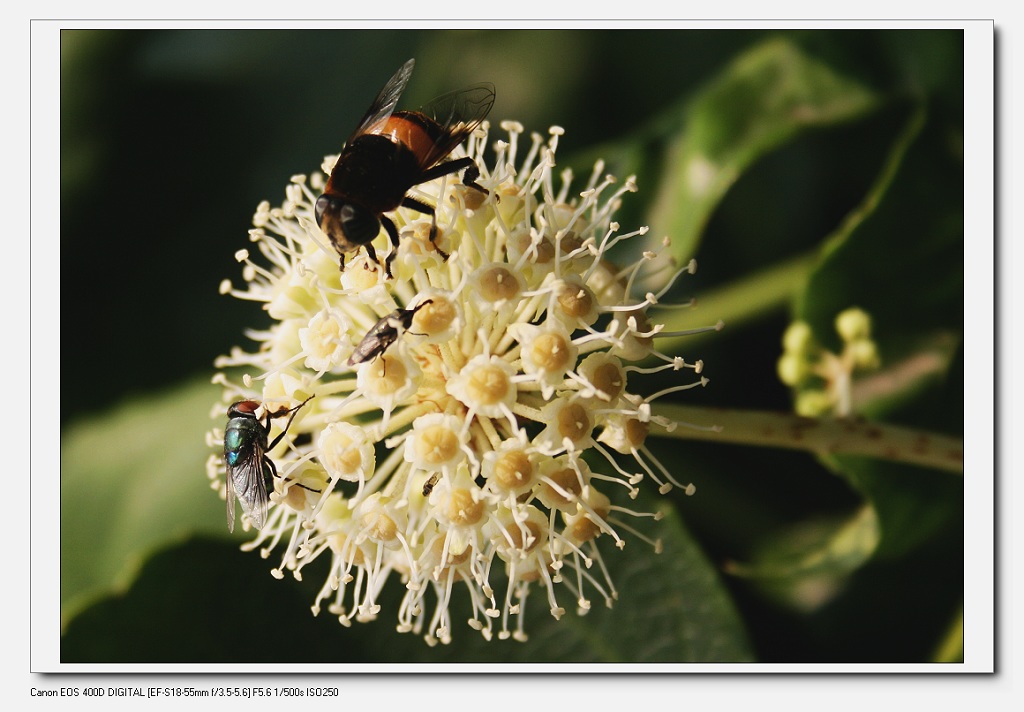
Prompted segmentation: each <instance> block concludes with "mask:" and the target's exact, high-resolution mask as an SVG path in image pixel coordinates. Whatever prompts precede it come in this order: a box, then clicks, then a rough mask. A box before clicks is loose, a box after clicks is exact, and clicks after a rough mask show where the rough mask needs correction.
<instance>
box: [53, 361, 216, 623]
mask: <svg viewBox="0 0 1024 712" xmlns="http://www.w3.org/2000/svg"><path fill="white" fill-rule="evenodd" d="M218 398H219V389H218V388H217V387H215V386H213V385H211V384H210V383H209V382H208V381H207V382H199V383H193V384H190V385H187V386H184V387H182V388H181V389H179V390H175V391H171V392H168V393H164V394H156V395H151V396H145V397H141V398H137V399H134V400H132V401H130V402H128V403H125V404H124V405H122V406H121V407H119V408H117V409H115V410H114V411H112V412H111V413H109V414H106V415H103V416H99V417H96V418H92V419H89V420H84V421H80V422H78V423H76V424H72V425H70V426H69V427H68V428H67V429H66V430H65V431H64V432H63V433H62V435H61V489H60V501H61V532H60V549H61V555H60V570H61V582H60V600H61V620H62V621H63V622H65V623H66V622H67V620H68V619H69V618H70V617H72V616H74V615H75V613H76V612H77V611H78V610H80V609H81V608H82V607H83V606H85V605H87V604H88V603H89V602H90V601H92V600H95V599H96V598H98V597H100V596H103V595H105V594H108V593H110V592H111V591H113V590H120V589H123V588H124V587H125V586H126V585H128V584H129V583H130V582H131V580H132V579H133V578H134V576H135V574H136V572H137V570H138V568H139V566H140V565H141V564H142V562H143V561H145V559H146V558H147V557H148V556H149V555H150V554H151V552H153V551H154V550H156V549H159V548H163V547H165V546H167V544H168V543H169V542H175V541H180V540H183V539H184V538H185V537H186V536H188V535H190V534H192V533H195V532H197V531H198V532H204V531H205V532H211V533H212V532H222V533H223V534H224V535H225V536H226V535H227V529H226V527H225V525H224V503H223V502H222V501H221V500H219V499H218V498H217V496H216V495H215V494H214V493H213V492H211V490H210V484H209V480H208V479H207V478H206V475H205V471H204V466H205V462H206V459H207V457H208V456H209V455H210V454H211V452H212V450H211V449H210V448H209V447H208V446H207V445H206V443H205V438H204V434H205V432H206V431H207V430H208V429H209V428H210V426H211V424H212V421H210V420H208V419H207V418H206V415H207V414H208V413H209V412H210V408H211V407H212V405H213V404H214V403H216V402H217V400H218Z"/></svg>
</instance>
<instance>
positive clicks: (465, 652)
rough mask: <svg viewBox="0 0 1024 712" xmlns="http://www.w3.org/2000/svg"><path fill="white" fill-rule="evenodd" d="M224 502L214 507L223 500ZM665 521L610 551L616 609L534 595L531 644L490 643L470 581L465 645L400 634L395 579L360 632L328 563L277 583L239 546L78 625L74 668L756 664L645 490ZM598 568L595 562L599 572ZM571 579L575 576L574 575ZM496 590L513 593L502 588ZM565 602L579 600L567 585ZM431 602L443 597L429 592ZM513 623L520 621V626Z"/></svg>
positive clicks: (696, 552) (708, 579) (673, 520)
mask: <svg viewBox="0 0 1024 712" xmlns="http://www.w3.org/2000/svg"><path fill="white" fill-rule="evenodd" d="M214 499H216V498H214ZM659 505H660V506H661V507H662V511H663V512H664V513H665V517H664V519H662V520H661V521H660V522H657V523H654V522H651V521H650V520H646V522H643V523H641V524H640V528H642V529H643V530H644V531H645V532H646V533H647V534H648V535H652V536H658V537H659V538H660V539H661V540H662V543H663V546H664V550H663V552H662V553H660V554H658V553H655V552H654V551H653V549H652V547H651V546H649V545H648V544H646V543H644V542H643V541H641V540H639V539H637V538H635V537H632V536H630V537H629V538H628V543H627V545H626V547H625V549H623V550H619V549H617V548H615V547H614V546H612V547H605V548H604V549H603V550H602V555H603V558H604V562H605V564H606V565H607V566H608V568H609V571H610V573H611V576H612V580H613V581H614V583H615V587H616V589H617V591H618V601H616V602H615V603H614V606H613V607H612V608H605V607H604V605H603V602H602V601H601V600H600V598H599V597H597V596H594V597H593V598H594V600H593V607H592V610H590V611H589V613H587V614H586V615H584V616H578V615H577V614H576V611H575V606H574V605H573V601H570V600H567V599H565V600H560V603H561V604H563V605H564V607H565V608H566V609H567V612H566V613H565V614H564V615H563V616H562V617H561V619H560V620H555V619H554V618H552V616H551V615H550V614H549V612H548V604H547V601H546V596H545V593H544V591H543V590H542V589H541V587H540V586H536V585H535V586H534V587H533V589H532V592H531V595H530V597H529V599H528V600H527V601H526V603H525V606H524V611H525V612H524V615H525V624H526V631H527V633H528V635H529V639H528V640H527V641H526V642H517V641H514V640H498V639H497V637H496V636H495V638H494V639H493V640H491V641H490V642H487V641H485V640H484V639H483V638H482V636H481V635H480V634H479V633H477V632H476V631H474V630H472V629H471V628H470V627H469V626H468V625H465V623H464V621H465V620H466V618H468V617H469V608H468V602H467V600H466V595H465V591H464V590H463V588H462V586H456V589H455V591H454V594H453V599H452V609H453V631H452V632H453V638H454V640H453V642H452V643H451V644H450V645H446V646H443V645H439V646H436V647H430V646H428V645H427V644H426V643H425V642H424V640H423V639H422V638H420V637H418V636H416V635H414V634H400V633H397V632H396V631H395V617H394V616H395V611H396V607H397V605H398V602H399V600H400V598H401V596H402V594H403V592H404V588H403V587H402V586H401V584H400V582H399V581H397V580H391V581H389V582H388V585H387V586H385V589H384V593H383V596H382V598H381V605H382V611H381V613H380V615H379V617H378V619H377V620H376V621H373V622H370V623H357V624H354V625H353V626H352V627H351V628H345V627H343V626H341V625H339V624H338V622H337V621H336V620H335V619H334V617H333V616H331V615H329V614H326V613H321V615H320V616H319V617H318V618H314V617H313V616H312V614H311V613H310V605H311V604H312V602H313V599H314V598H315V596H316V592H317V591H318V590H319V588H320V586H321V585H322V584H323V581H324V579H325V578H326V571H325V567H324V566H321V565H320V564H323V563H324V562H322V561H318V562H314V564H313V565H311V566H310V567H308V568H307V569H305V570H304V576H303V581H302V582H297V581H295V580H293V579H292V578H291V577H286V578H285V580H283V581H278V580H276V579H274V578H273V577H271V576H270V574H269V569H270V568H271V566H273V565H275V563H276V562H275V561H274V557H273V555H271V558H270V560H269V561H268V560H264V559H262V558H261V557H259V556H258V555H257V554H255V553H242V552H240V551H238V550H237V548H236V547H233V546H231V545H229V544H227V543H224V542H221V541H214V540H209V539H202V540H193V541H188V542H186V543H184V544H180V545H177V546H174V547H172V548H170V549H168V550H165V551H162V552H160V553H158V554H156V555H155V556H153V557H152V558H150V559H149V560H148V561H147V562H146V564H145V565H144V566H143V568H142V570H141V572H140V574H139V576H138V579H137V581H136V582H135V583H134V584H133V585H132V586H131V588H130V589H129V590H128V591H127V592H126V593H125V594H123V595H115V596H111V597H108V598H106V599H104V600H102V601H100V602H98V603H97V604H96V605H94V606H92V607H91V608H88V609H87V610H85V611H83V612H81V613H80V614H79V615H78V616H77V617H76V618H75V619H74V620H72V621H71V622H70V623H69V625H68V626H67V629H66V632H65V635H64V637H63V639H62V643H61V658H62V661H63V662H185V663H187V662H192V663H201V662H267V663H274V662H276V663H295V662H319V663H327V662H334V663H346V662H359V663H367V662H376V663H407V662H423V663H454V662H458V663H500V662H504V663H540V662H575V663H593V662H604V663H610V662H615V663H645V662H664V663H673V662H675V663H682V662H746V661H750V660H752V652H751V649H750V645H749V643H748V640H747V637H746V632H745V630H744V628H743V626H742V624H741V622H740V619H739V617H738V616H737V613H736V611H735V609H734V608H733V605H732V603H731V600H730V598H729V596H728V595H727V593H726V590H725V588H724V586H723V584H722V581H721V579H720V577H719V575H718V574H717V573H716V572H715V570H714V568H713V567H712V566H711V565H710V564H709V563H708V561H707V559H706V558H705V556H704V554H703V553H702V552H701V550H700V549H699V547H698V546H697V545H696V544H695V543H694V541H693V540H692V538H691V536H690V534H689V533H688V532H687V530H686V528H685V527H684V525H683V523H682V521H681V520H680V518H679V517H678V515H676V514H674V513H673V510H672V509H671V508H670V507H668V503H667V502H666V501H665V500H664V499H658V498H657V497H656V496H654V495H644V494H641V496H640V498H639V500H638V501H637V502H636V503H634V504H633V506H635V507H636V508H639V509H646V510H647V511H651V508H653V507H656V506H659ZM596 567H597V564H596V563H595V565H594V571H592V572H591V573H595V575H598V576H599V573H597V568H596ZM564 575H566V576H567V577H569V576H572V575H573V574H572V573H571V572H570V571H565V572H564ZM496 589H497V590H496V595H503V593H504V591H503V588H501V587H497V586H496ZM559 592H560V597H564V596H565V594H567V593H569V592H568V591H567V590H565V587H564V586H560V587H559ZM427 600H428V601H431V599H430V597H429V596H428V599H427ZM513 625H514V621H513Z"/></svg>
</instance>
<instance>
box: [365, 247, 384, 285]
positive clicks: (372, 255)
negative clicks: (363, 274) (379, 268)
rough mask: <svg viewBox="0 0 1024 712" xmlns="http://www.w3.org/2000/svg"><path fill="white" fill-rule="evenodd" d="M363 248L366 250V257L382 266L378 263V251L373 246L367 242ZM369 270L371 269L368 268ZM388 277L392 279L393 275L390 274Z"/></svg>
mask: <svg viewBox="0 0 1024 712" xmlns="http://www.w3.org/2000/svg"><path fill="white" fill-rule="evenodd" d="M363 247H365V248H366V256H367V257H369V258H370V261H371V262H373V263H375V264H380V263H379V262H378V261H377V250H375V249H373V245H371V244H370V243H369V242H367V243H366V244H365V245H363ZM367 269H369V267H367ZM388 276H389V277H390V276H391V275H390V274H389V275H388Z"/></svg>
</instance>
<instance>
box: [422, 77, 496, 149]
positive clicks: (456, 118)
mask: <svg viewBox="0 0 1024 712" xmlns="http://www.w3.org/2000/svg"><path fill="white" fill-rule="evenodd" d="M492 106H494V85H493V84H490V83H485V84H474V85H473V86H471V87H467V88H465V89H459V90H457V91H452V92H448V93H447V94H442V95H441V96H439V97H436V98H434V99H432V100H431V101H429V102H428V103H427V104H426V105H424V106H423V107H422V108H421V109H420V110H419V113H421V114H423V115H425V116H427V117H428V118H430V119H432V120H433V121H435V122H436V123H437V125H438V127H439V128H440V134H439V135H438V137H437V138H436V139H435V141H434V146H433V147H432V148H431V150H430V151H429V152H428V153H427V155H426V157H425V159H424V160H423V161H422V164H423V167H424V168H430V167H432V166H434V165H436V164H438V163H440V162H441V161H442V160H444V158H445V157H446V156H447V155H448V154H449V153H451V152H452V151H453V150H454V149H455V147H456V146H458V145H459V144H460V143H462V142H463V141H464V140H465V139H466V138H467V137H468V136H469V135H470V134H471V133H473V131H475V130H476V128H477V127H478V126H479V125H480V124H481V123H483V120H484V119H485V118H487V114H489V113H490V111H491V107H492Z"/></svg>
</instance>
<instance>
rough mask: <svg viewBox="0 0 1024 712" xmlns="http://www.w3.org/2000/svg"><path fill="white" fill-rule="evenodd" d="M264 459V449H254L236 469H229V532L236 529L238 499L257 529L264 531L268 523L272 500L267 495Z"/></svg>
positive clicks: (240, 461) (236, 465)
mask: <svg viewBox="0 0 1024 712" xmlns="http://www.w3.org/2000/svg"><path fill="white" fill-rule="evenodd" d="M263 458H264V454H263V451H262V449H261V448H258V447H253V448H251V450H250V451H249V452H248V453H247V454H246V457H245V458H244V459H242V460H239V461H238V462H237V463H235V466H234V467H228V476H227V489H228V529H229V530H231V529H233V528H234V523H235V502H234V500H235V499H236V498H237V499H238V501H239V503H240V504H241V505H242V511H243V512H244V513H245V514H246V516H248V517H249V520H250V521H251V522H252V525H253V526H254V527H255V528H256V529H262V528H263V524H264V523H265V522H266V521H267V507H268V505H269V502H270V498H269V495H268V494H267V486H266V479H265V478H266V473H265V471H264V470H265V468H266V467H267V465H266V464H265V463H264V461H263Z"/></svg>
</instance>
